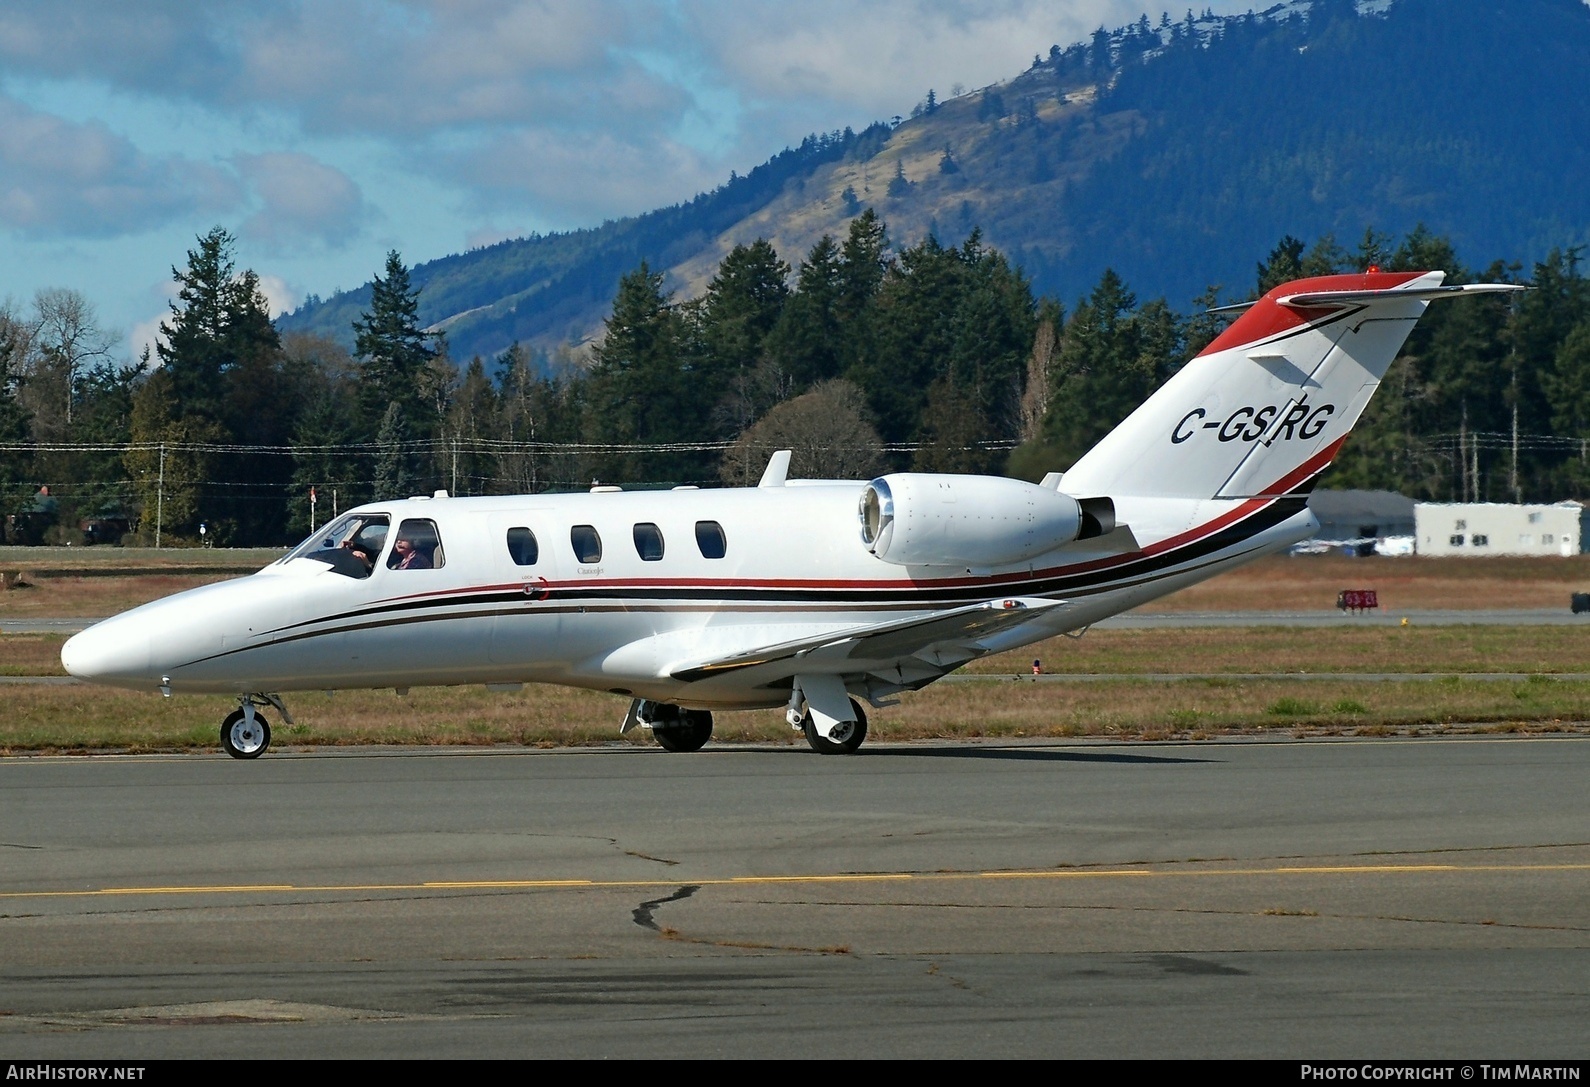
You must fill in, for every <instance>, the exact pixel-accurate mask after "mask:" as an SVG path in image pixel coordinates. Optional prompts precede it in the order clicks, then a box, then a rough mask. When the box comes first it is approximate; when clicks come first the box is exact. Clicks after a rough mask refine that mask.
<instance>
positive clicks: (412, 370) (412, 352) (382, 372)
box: [353, 249, 437, 439]
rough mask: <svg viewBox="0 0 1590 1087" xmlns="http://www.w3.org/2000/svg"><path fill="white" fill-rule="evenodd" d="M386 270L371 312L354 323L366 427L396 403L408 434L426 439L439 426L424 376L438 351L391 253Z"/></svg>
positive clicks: (415, 294)
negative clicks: (423, 327) (422, 323)
mask: <svg viewBox="0 0 1590 1087" xmlns="http://www.w3.org/2000/svg"><path fill="white" fill-rule="evenodd" d="M385 272H386V274H385V275H382V276H376V277H375V280H374V281H373V282H372V284H371V289H370V308H369V309H368V310H366V311H365V313H364V315H363V317H362V318H361V319H360V320H357V321H355V322H354V323H353V332H354V355H355V356H356V357H357V358H358V360H359V370H360V373H359V377H360V390H359V391H360V401H361V403H362V404H363V406H364V413H363V414H364V421H365V425H366V427H367V428H368V432H370V433H373V432H374V431H376V430H377V429H378V428H379V427H380V426H382V425H384V423H385V421H386V416H387V415H388V408H389V407H390V405H392V404H396V405H397V406H398V414H399V415H400V416H401V418H402V422H403V429H404V430H405V432H406V433H407V434H408V436H409V437H410V438H412V439H421V438H428V437H430V436H431V435H432V434H433V433H434V432H435V430H436V422H437V418H436V415H437V412H436V408H435V405H434V402H433V401H432V398H431V396H430V395H429V394H430V391H431V388H430V387H431V382H430V381H429V380H428V375H427V370H428V368H429V366H430V363H431V360H432V359H433V358H435V357H436V350H435V349H434V348H433V347H432V346H431V343H430V337H429V336H427V335H426V333H425V332H424V330H423V329H422V328H421V327H420V322H419V293H420V292H419V290H418V288H416V287H414V286H413V285H412V283H411V282H410V280H409V271H408V269H407V268H406V267H404V264H403V258H402V257H400V256H399V255H398V252H397V250H395V249H394V250H391V251H390V252H388V253H387V255H386V268H385Z"/></svg>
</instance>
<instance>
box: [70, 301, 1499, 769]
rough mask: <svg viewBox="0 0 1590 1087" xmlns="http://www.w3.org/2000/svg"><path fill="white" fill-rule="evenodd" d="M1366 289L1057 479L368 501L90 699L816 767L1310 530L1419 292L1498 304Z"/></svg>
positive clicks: (1219, 356)
mask: <svg viewBox="0 0 1590 1087" xmlns="http://www.w3.org/2000/svg"><path fill="white" fill-rule="evenodd" d="M1443 279H1444V273H1441V272H1428V273H1423V274H1418V273H1391V272H1378V271H1373V270H1371V271H1370V272H1367V273H1363V274H1357V275H1345V276H1329V277H1322V278H1316V279H1308V280H1300V281H1297V282H1293V283H1288V284H1286V285H1284V286H1281V287H1277V288H1276V289H1275V290H1272V291H1270V292H1269V293H1268V294H1267V295H1265V296H1264V297H1263V298H1262V299H1260V300H1258V301H1257V302H1255V303H1252V304H1250V305H1249V306H1247V307H1246V310H1245V312H1243V313H1242V315H1241V316H1240V317H1238V318H1237V320H1236V321H1235V322H1234V323H1233V324H1232V325H1231V326H1230V327H1229V328H1227V329H1226V330H1225V332H1224V333H1222V334H1221V335H1220V337H1219V338H1218V339H1216V340H1215V341H1214V342H1213V343H1211V344H1210V345H1209V346H1208V347H1207V348H1206V349H1205V350H1204V351H1203V352H1202V353H1201V354H1200V355H1199V356H1198V357H1197V358H1195V359H1193V360H1192V361H1191V362H1189V363H1188V364H1187V365H1186V366H1185V367H1183V368H1182V369H1181V371H1180V372H1179V373H1177V374H1176V376H1175V377H1173V378H1171V379H1170V380H1169V381H1168V382H1166V383H1165V385H1164V386H1163V387H1162V388H1160V389H1159V390H1158V391H1157V392H1156V393H1154V395H1153V396H1151V397H1150V398H1149V399H1148V401H1147V402H1145V403H1144V404H1143V405H1142V406H1141V407H1139V408H1138V409H1137V410H1136V411H1135V412H1133V413H1132V415H1131V416H1130V417H1128V418H1127V419H1126V421H1125V422H1123V423H1121V425H1120V426H1118V427H1116V428H1115V430H1113V431H1112V432H1111V433H1110V434H1108V435H1107V436H1106V437H1105V438H1104V439H1103V440H1102V441H1100V442H1099V443H1098V445H1096V446H1095V447H1094V448H1093V449H1092V450H1090V451H1089V452H1088V453H1087V454H1086V455H1085V456H1083V457H1082V459H1081V460H1079V461H1077V463H1076V464H1075V465H1074V466H1073V467H1072V468H1071V469H1070V470H1069V471H1067V472H1066V473H1065V474H1064V476H1061V475H1060V474H1059V473H1051V474H1050V475H1049V476H1048V477H1047V478H1046V479H1044V481H1043V482H1042V483H1037V484H1033V483H1026V482H1023V481H1019V480H1014V479H1004V478H996V477H991V476H965V475H927V474H921V473H911V472H905V473H895V474H891V475H886V476H882V477H881V478H878V479H874V480H872V481H871V482H870V483H867V482H861V481H848V482H846V481H833V480H795V479H786V478H785V476H786V472H787V469H788V465H789V453H788V452H787V451H786V452H780V453H776V454H774V455H773V458H772V460H771V462H770V463H769V464H768V467H767V471H766V472H765V474H764V475H763V476H762V480H761V483H760V484H759V485H758V486H756V487H752V488H724V489H709V490H697V489H694V488H679V489H676V490H673V491H662V492H657V491H652V492H627V493H626V492H623V491H620V490H619V489H618V488H616V487H596V488H593V489H592V492H591V493H589V494H583V493H582V494H562V495H515V496H505V497H494V498H449V497H447V495H446V494H445V492H438V493H437V494H436V495H435V496H433V497H430V498H410V499H406V500H397V501H384V502H372V503H370V504H368V505H365V506H361V507H359V508H357V509H355V510H352V511H350V512H349V513H347V514H346V515H344V516H342V517H340V518H338V519H337V520H335V521H333V522H332V523H331V524H329V525H327V526H326V527H325V528H323V529H321V530H320V531H319V532H316V533H315V534H314V535H313V536H311V537H310V538H309V539H307V540H305V541H304V542H303V543H302V544H300V545H299V546H298V547H297V548H295V549H294V550H293V551H291V552H290V553H289V554H288V555H287V556H286V557H284V558H282V559H281V560H280V561H278V562H275V563H273V564H272V565H270V566H268V567H266V568H265V569H263V570H261V571H259V572H258V573H256V574H254V575H252V576H249V577H244V578H238V579H236V580H233V581H227V582H223V583H220V584H215V585H207V586H204V587H202V588H198V589H192V590H190V591H188V592H184V593H179V594H177V595H175V596H172V597H169V598H167V599H164V600H158V601H155V602H153V603H150V604H146V605H144V606H143V607H140V608H135V609H133V610H132V611H129V612H126V613H124V614H122V615H118V616H116V617H114V618H112V619H108V620H106V621H104V622H101V623H97V624H95V625H94V626H92V627H90V628H88V629H87V630H85V631H83V632H82V633H80V634H78V635H76V636H75V637H73V638H72V639H71V640H70V641H68V642H67V643H66V645H65V646H64V647H63V648H62V650H61V661H62V663H63V664H64V665H65V666H66V669H67V670H68V671H69V672H70V673H71V674H72V675H74V676H78V677H80V678H82V679H85V680H89V681H91V682H94V683H104V684H111V685H114V686H119V687H130V688H134V689H140V690H150V691H156V690H158V691H160V692H161V693H162V694H165V695H168V696H169V695H172V694H179V693H188V692H210V693H225V694H232V695H236V696H237V699H238V708H237V709H236V710H235V711H234V712H233V713H232V714H231V715H230V716H228V717H227V718H226V721H225V722H224V723H223V724H222V726H221V744H222V746H223V748H224V749H225V750H226V751H227V753H228V754H230V755H233V756H235V757H237V758H254V757H257V756H258V755H260V754H261V753H263V752H264V751H265V749H266V748H267V747H268V746H269V744H270V726H269V724H268V723H267V721H266V719H265V715H264V713H263V712H262V710H263V709H264V707H266V706H271V707H274V708H275V710H276V711H277V712H279V713H280V714H281V715H282V716H283V718H284V719H286V720H287V721H289V722H290V721H291V720H292V718H291V716H290V715H289V714H288V711H287V707H286V705H285V703H284V702H283V700H282V694H283V693H284V692H289V691H297V690H330V689H336V688H374V687H395V688H397V689H399V690H404V689H406V688H408V687H411V686H423V685H442V684H460V683H481V684H486V685H487V686H490V687H499V686H500V687H503V688H508V689H512V688H514V687H516V686H518V685H521V684H524V683H559V684H566V685H569V686H575V687H587V688H592V689H596V690H603V691H611V692H613V693H614V694H618V695H622V696H624V697H627V698H629V699H631V700H632V701H631V702H630V706H629V712H628V713H627V715H626V716H625V717H624V721H623V724H622V726H621V731H625V732H627V731H629V730H630V729H632V728H635V727H640V728H643V729H649V730H650V731H651V733H652V735H653V737H655V739H656V740H657V742H658V743H660V744H661V745H662V746H663V747H664V748H666V749H667V750H669V751H694V750H696V749H698V748H700V747H701V746H702V745H703V744H705V743H706V742H707V740H708V739H709V738H710V737H711V735H712V713H713V711H716V710H738V709H754V708H765V707H780V706H782V707H785V709H786V717H787V720H788V721H789V723H790V724H791V726H793V727H794V728H796V729H800V730H802V731H804V733H805V736H806V739H807V741H808V743H809V744H810V745H811V746H812V747H813V748H814V749H816V750H817V751H819V752H825V753H849V752H854V751H855V750H856V749H857V748H858V747H860V746H861V743H862V741H863V739H864V738H865V737H866V734H867V717H866V713H865V712H864V711H863V709H862V702H865V703H867V704H868V705H870V706H872V707H881V706H888V705H892V704H894V702H895V701H896V696H897V695H899V694H900V693H901V692H903V691H912V690H917V689H919V688H922V687H924V686H926V685H927V684H929V683H932V682H933V681H934V680H936V679H939V678H940V677H942V676H944V675H945V674H947V673H949V672H951V671H954V670H955V669H956V668H958V667H960V666H961V665H963V664H965V663H966V662H967V661H970V660H972V659H974V658H977V657H980V656H983V655H984V654H987V653H994V652H999V651H1002V650H1007V649H1013V648H1016V647H1018V646H1022V645H1027V644H1029V643H1032V642H1036V641H1039V640H1041V639H1045V638H1050V637H1053V636H1054V635H1056V634H1062V633H1069V632H1075V631H1078V630H1081V629H1083V628H1085V627H1087V626H1088V625H1089V624H1091V623H1095V622H1097V621H1098V620H1100V619H1103V618H1105V617H1106V616H1110V615H1114V614H1116V613H1117V612H1121V611H1125V610H1126V609H1128V608H1132V607H1136V606H1137V605H1139V604H1142V603H1144V602H1145V601H1148V600H1152V599H1154V598H1155V597H1159V596H1163V595H1164V594H1166V593H1169V592H1173V591H1175V590H1177V589H1180V588H1182V587H1184V586H1186V585H1189V584H1192V583H1193V582H1196V581H1200V580H1202V579H1204V578H1208V577H1211V576H1213V575H1215V574H1218V573H1221V572H1222V571H1225V570H1228V569H1230V568H1232V567H1233V566H1236V565H1238V564H1240V563H1244V562H1248V561H1250V560H1252V559H1255V558H1258V557H1259V556H1261V555H1266V554H1270V553H1272V552H1275V551H1280V550H1283V549H1285V548H1286V547H1288V546H1290V545H1291V544H1293V543H1296V542H1297V541H1299V540H1303V539H1305V538H1307V537H1309V536H1311V535H1312V534H1313V533H1314V531H1315V530H1316V529H1317V528H1318V527H1319V526H1318V522H1316V521H1315V519H1314V517H1313V515H1312V514H1311V513H1310V512H1309V511H1308V508H1307V505H1306V501H1307V496H1308V492H1309V491H1310V489H1311V488H1312V487H1313V486H1314V484H1315V481H1316V480H1317V479H1318V478H1319V476H1320V473H1321V472H1323V471H1324V470H1325V468H1326V467H1327V466H1328V465H1329V464H1330V463H1331V460H1332V459H1333V458H1334V457H1335V455H1336V453H1337V450H1339V449H1340V448H1341V445H1342V442H1343V441H1344V440H1345V438H1346V436H1347V433H1348V431H1349V430H1350V429H1351V428H1352V426H1353V424H1354V423H1355V422H1356V421H1357V420H1358V417H1359V415H1360V413H1362V411H1363V410H1364V406H1365V404H1367V403H1368V401H1369V398H1370V396H1371V395H1372V394H1373V393H1374V391H1375V388H1376V386H1377V385H1378V384H1379V382H1380V379H1381V377H1382V376H1383V375H1384V374H1385V371H1386V368H1387V367H1388V366H1389V365H1390V363H1391V361H1392V359H1393V357H1394V356H1395V355H1396V353H1397V351H1398V350H1399V348H1400V347H1401V346H1402V343H1403V341H1404V340H1405V339H1406V338H1407V336H1408V333H1409V332H1410V331H1411V330H1412V328H1413V326H1414V323H1415V322H1416V321H1417V320H1418V318H1419V316H1420V315H1421V314H1422V313H1423V312H1424V309H1425V307H1426V305H1427V304H1428V303H1429V302H1431V301H1432V300H1435V299H1440V298H1447V297H1453V296H1457V295H1463V294H1473V293H1479V292H1489V291H1507V290H1517V289H1521V288H1516V287H1511V286H1505V285H1497V284H1474V285H1468V286H1442V285H1441V284H1442V280H1443Z"/></svg>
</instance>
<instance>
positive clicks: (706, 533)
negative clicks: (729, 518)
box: [696, 521, 729, 559]
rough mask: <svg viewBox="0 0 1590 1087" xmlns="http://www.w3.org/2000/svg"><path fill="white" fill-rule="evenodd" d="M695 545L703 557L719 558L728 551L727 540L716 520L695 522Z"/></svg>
mask: <svg viewBox="0 0 1590 1087" xmlns="http://www.w3.org/2000/svg"><path fill="white" fill-rule="evenodd" d="M696 546H697V547H699V548H701V557H702V558H704V559H721V558H722V557H723V556H724V555H726V554H728V552H729V541H728V540H727V539H726V538H725V537H724V535H723V526H722V525H720V524H718V522H716V521H697V522H696Z"/></svg>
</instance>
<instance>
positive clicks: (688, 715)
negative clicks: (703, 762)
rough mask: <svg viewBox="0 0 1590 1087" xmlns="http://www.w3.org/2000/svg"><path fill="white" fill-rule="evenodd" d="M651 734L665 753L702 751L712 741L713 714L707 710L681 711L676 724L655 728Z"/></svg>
mask: <svg viewBox="0 0 1590 1087" xmlns="http://www.w3.org/2000/svg"><path fill="white" fill-rule="evenodd" d="M651 734H652V735H653V736H655V737H656V738H657V742H658V743H659V744H661V745H662V749H663V750H664V751H700V750H701V749H702V748H703V747H705V746H706V743H707V741H708V740H710V739H712V714H711V713H709V712H707V711H706V710H680V711H679V719H678V721H677V722H676V723H673V724H669V725H666V726H663V725H658V726H654V727H653V728H652V730H651Z"/></svg>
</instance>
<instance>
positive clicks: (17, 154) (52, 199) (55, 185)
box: [0, 96, 240, 237]
mask: <svg viewBox="0 0 1590 1087" xmlns="http://www.w3.org/2000/svg"><path fill="white" fill-rule="evenodd" d="M239 195H240V194H239V190H238V187H237V184H236V181H235V179H233V178H232V177H230V176H229V175H227V174H226V173H225V172H223V171H221V170H217V169H216V168H214V167H212V166H209V165H207V164H204V163H200V162H195V161H193V160H192V159H186V158H181V157H176V156H172V157H165V158H156V157H154V156H150V155H146V154H144V153H143V152H141V151H139V150H138V148H137V147H135V146H134V145H133V143H132V142H131V141H130V140H128V139H127V138H126V137H124V136H121V135H118V134H117V133H115V132H113V131H111V130H110V128H109V127H108V126H106V125H104V124H102V123H100V122H97V121H90V122H87V123H76V122H72V121H67V120H65V119H63V118H60V117H56V116H53V115H51V114H48V113H43V112H40V111H39V110H35V109H33V108H32V107H30V106H28V105H26V104H24V103H22V102H19V101H17V100H16V99H14V98H9V97H5V96H0V224H4V225H6V226H9V227H11V228H12V229H14V230H16V231H19V232H21V233H22V234H24V235H26V236H30V237H42V236H52V235H53V236H68V237H102V236H106V235H112V234H120V233H128V232H133V231H138V230H143V229H147V228H149V227H151V226H158V225H160V224H163V223H165V222H168V221H170V220H171V219H173V218H175V217H176V216H178V215H181V214H183V213H185V212H188V211H190V210H193V209H200V210H205V211H214V210H217V209H223V208H226V207H229V206H231V205H233V204H235V203H236V201H237V199H238V197H239Z"/></svg>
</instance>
